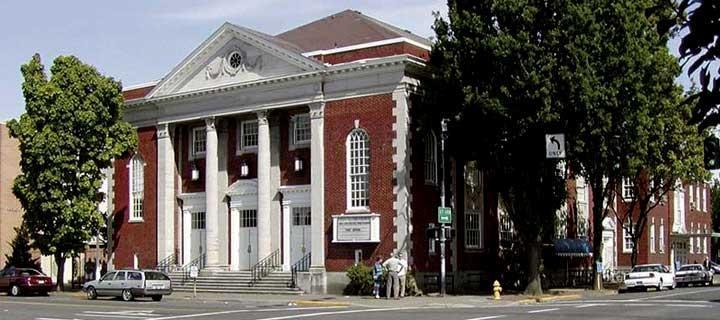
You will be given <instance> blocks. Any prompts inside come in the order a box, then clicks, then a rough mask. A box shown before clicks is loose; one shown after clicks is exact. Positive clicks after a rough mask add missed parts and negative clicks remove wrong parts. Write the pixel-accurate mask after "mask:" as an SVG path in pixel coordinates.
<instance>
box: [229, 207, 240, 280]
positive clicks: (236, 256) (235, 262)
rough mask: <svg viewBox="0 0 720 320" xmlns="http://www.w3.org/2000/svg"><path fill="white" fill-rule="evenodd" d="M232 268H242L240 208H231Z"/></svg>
mask: <svg viewBox="0 0 720 320" xmlns="http://www.w3.org/2000/svg"><path fill="white" fill-rule="evenodd" d="M230 239H231V240H230V270H233V271H238V270H240V210H239V209H237V208H232V209H230Z"/></svg>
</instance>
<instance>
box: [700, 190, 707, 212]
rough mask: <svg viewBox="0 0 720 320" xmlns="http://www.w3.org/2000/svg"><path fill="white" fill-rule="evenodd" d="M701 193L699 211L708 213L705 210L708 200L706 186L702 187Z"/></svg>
mask: <svg viewBox="0 0 720 320" xmlns="http://www.w3.org/2000/svg"><path fill="white" fill-rule="evenodd" d="M701 192H702V193H701V194H700V196H701V201H700V206H701V208H702V210H701V211H702V212H707V211H708V210H707V200H708V198H707V187H706V186H703V187H702V191H701Z"/></svg>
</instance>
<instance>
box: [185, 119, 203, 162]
mask: <svg viewBox="0 0 720 320" xmlns="http://www.w3.org/2000/svg"><path fill="white" fill-rule="evenodd" d="M196 131H202V132H203V133H205V134H206V135H207V131H206V129H205V127H195V128H192V129H190V139H189V141H190V146H189V149H188V150H190V160H194V159H203V158H205V151H201V152H195V132H196ZM205 139H206V140H205V143H206V144H207V136H206V137H205ZM205 148H207V146H206V147H205Z"/></svg>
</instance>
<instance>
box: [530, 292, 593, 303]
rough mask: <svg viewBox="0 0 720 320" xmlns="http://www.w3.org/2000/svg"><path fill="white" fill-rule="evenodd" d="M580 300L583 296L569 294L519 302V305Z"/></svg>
mask: <svg viewBox="0 0 720 320" xmlns="http://www.w3.org/2000/svg"><path fill="white" fill-rule="evenodd" d="M580 298H582V296H580V295H579V294H568V295H559V296H540V297H534V298H529V299H523V300H519V301H518V302H517V303H519V304H529V303H544V302H553V301H567V300H578V299H580Z"/></svg>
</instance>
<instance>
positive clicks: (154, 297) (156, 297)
mask: <svg viewBox="0 0 720 320" xmlns="http://www.w3.org/2000/svg"><path fill="white" fill-rule="evenodd" d="M152 299H153V301H160V300H162V296H152Z"/></svg>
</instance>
